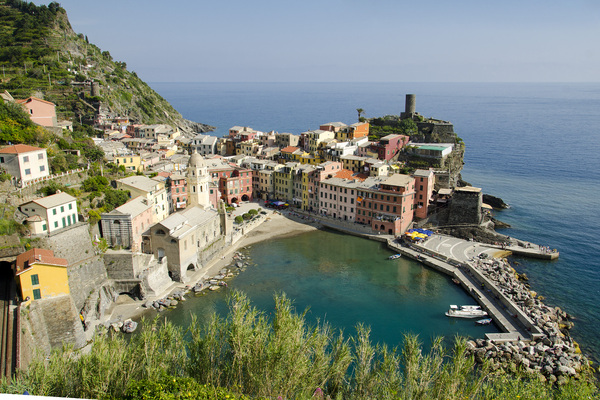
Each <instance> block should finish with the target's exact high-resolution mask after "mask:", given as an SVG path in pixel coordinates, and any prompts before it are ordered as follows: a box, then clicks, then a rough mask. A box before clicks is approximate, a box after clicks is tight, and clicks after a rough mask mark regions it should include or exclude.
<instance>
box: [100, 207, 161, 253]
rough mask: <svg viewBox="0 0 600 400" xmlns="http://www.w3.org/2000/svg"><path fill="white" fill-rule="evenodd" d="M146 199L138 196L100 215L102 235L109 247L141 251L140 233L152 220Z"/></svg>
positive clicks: (151, 212) (152, 212) (151, 211)
mask: <svg viewBox="0 0 600 400" xmlns="http://www.w3.org/2000/svg"><path fill="white" fill-rule="evenodd" d="M153 214H154V211H153V207H152V205H151V204H148V199H147V198H145V197H143V196H138V197H136V198H135V199H132V200H130V201H128V202H127V203H125V204H123V205H122V206H120V207H117V208H115V209H114V210H112V211H111V212H109V213H105V214H102V215H101V220H100V229H101V233H102V237H103V238H104V239H106V241H107V243H108V245H109V246H110V247H123V248H125V249H130V250H131V251H132V252H141V251H142V247H141V246H142V234H143V233H144V232H145V231H146V229H148V228H149V227H150V225H151V224H152V223H153V220H154V215H153Z"/></svg>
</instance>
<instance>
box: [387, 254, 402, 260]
mask: <svg viewBox="0 0 600 400" xmlns="http://www.w3.org/2000/svg"><path fill="white" fill-rule="evenodd" d="M400 257H402V254H394V255H393V256H389V257H388V260H396V259H398V258H400Z"/></svg>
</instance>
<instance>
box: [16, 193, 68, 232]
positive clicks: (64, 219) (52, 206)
mask: <svg viewBox="0 0 600 400" xmlns="http://www.w3.org/2000/svg"><path fill="white" fill-rule="evenodd" d="M19 210H20V211H21V212H22V213H24V214H25V215H27V216H28V217H30V218H28V223H29V222H30V221H31V223H30V224H29V225H30V229H32V233H33V234H34V235H39V234H45V233H52V232H55V231H57V230H59V229H62V228H66V227H67V226H70V225H74V224H76V223H77V221H78V218H77V199H76V198H75V197H73V196H71V195H69V194H67V193H63V192H59V193H56V194H54V195H52V196H47V197H42V198H40V199H36V200H33V201H29V202H27V203H23V204H21V205H20V206H19ZM34 216H39V217H40V218H41V221H40V220H39V219H40V218H36V217H34ZM40 222H41V223H40Z"/></svg>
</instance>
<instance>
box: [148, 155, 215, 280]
mask: <svg viewBox="0 0 600 400" xmlns="http://www.w3.org/2000/svg"><path fill="white" fill-rule="evenodd" d="M195 154H197V153H195ZM225 218H227V217H226V216H225ZM222 222H223V221H222V218H220V217H219V213H218V212H217V211H215V210H212V209H203V208H202V207H198V206H190V207H188V208H186V209H185V210H183V211H180V212H177V213H174V214H171V215H170V216H169V217H168V218H166V219H165V220H163V221H161V222H159V223H157V224H155V225H154V226H152V228H151V229H150V231H149V233H147V234H146V235H144V245H143V246H144V251H145V252H151V253H152V254H153V255H154V257H156V258H157V259H158V261H159V262H162V261H163V259H164V257H166V259H167V267H168V269H169V276H170V277H171V279H173V280H175V281H179V282H187V281H188V280H189V278H188V276H187V271H188V270H192V271H194V270H197V269H199V268H200V267H201V265H200V261H199V253H200V252H201V251H202V250H203V249H205V248H206V247H207V246H210V245H211V244H212V243H214V242H215V241H217V240H219V239H220V238H222V236H223V235H224V230H223V229H222V228H221V223H222Z"/></svg>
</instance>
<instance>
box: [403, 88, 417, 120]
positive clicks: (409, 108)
mask: <svg viewBox="0 0 600 400" xmlns="http://www.w3.org/2000/svg"><path fill="white" fill-rule="evenodd" d="M415 114H416V96H415V95H414V94H407V95H406V103H405V105H404V112H403V113H401V114H400V118H402V119H404V118H413V117H414V116H415Z"/></svg>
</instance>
